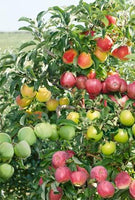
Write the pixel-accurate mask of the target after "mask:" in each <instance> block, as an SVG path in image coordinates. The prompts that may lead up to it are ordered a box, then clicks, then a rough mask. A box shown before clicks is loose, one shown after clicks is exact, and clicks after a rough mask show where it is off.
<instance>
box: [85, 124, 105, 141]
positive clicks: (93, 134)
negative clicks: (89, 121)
mask: <svg viewBox="0 0 135 200" xmlns="http://www.w3.org/2000/svg"><path fill="white" fill-rule="evenodd" d="M86 136H87V138H88V139H93V140H94V141H95V142H97V141H99V140H100V139H101V138H102V136H103V131H100V132H99V133H98V132H97V129H96V128H95V127H94V126H89V127H88V130H87V135H86Z"/></svg>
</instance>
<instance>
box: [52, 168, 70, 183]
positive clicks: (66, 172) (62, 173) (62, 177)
mask: <svg viewBox="0 0 135 200" xmlns="http://www.w3.org/2000/svg"><path fill="white" fill-rule="evenodd" d="M70 177H71V171H70V169H69V168H68V167H58V168H57V169H56V171H55V179H56V181H57V182H58V183H65V182H68V181H69V180H70Z"/></svg>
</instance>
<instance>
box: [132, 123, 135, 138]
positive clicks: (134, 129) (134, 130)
mask: <svg viewBox="0 0 135 200" xmlns="http://www.w3.org/2000/svg"><path fill="white" fill-rule="evenodd" d="M132 133H133V135H134V136H135V124H134V125H133V126H132Z"/></svg>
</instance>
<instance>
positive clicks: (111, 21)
mask: <svg viewBox="0 0 135 200" xmlns="http://www.w3.org/2000/svg"><path fill="white" fill-rule="evenodd" d="M105 17H106V18H107V19H108V26H110V25H111V24H116V18H115V17H113V16H111V15H106V16H105Z"/></svg>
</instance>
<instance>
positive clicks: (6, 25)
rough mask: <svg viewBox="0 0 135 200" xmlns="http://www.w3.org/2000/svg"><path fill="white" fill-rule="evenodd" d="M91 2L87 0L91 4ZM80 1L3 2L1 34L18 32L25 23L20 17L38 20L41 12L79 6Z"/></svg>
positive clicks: (7, 0) (0, 15)
mask: <svg viewBox="0 0 135 200" xmlns="http://www.w3.org/2000/svg"><path fill="white" fill-rule="evenodd" d="M90 1H91V0H85V2H87V3H89V2H90ZM78 3H79V0H20V1H19V0H1V4H0V32H2V31H18V29H19V27H21V26H24V25H26V24H24V23H25V22H19V21H18V19H19V18H20V17H22V16H23V17H29V18H32V19H34V18H36V16H37V14H38V13H39V12H41V11H46V10H47V9H48V8H49V7H52V6H56V5H57V6H65V5H66V6H69V5H72V4H74V5H77V4H78Z"/></svg>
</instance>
